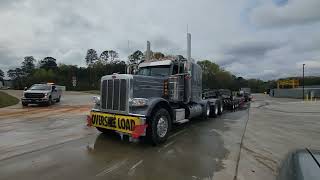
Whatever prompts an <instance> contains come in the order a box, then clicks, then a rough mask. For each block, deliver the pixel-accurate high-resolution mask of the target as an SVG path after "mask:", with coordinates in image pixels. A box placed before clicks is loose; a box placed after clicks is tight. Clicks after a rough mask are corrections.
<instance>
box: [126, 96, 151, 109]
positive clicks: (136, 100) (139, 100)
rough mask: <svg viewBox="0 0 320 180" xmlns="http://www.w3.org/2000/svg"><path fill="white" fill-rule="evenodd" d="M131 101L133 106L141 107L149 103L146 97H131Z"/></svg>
mask: <svg viewBox="0 0 320 180" xmlns="http://www.w3.org/2000/svg"><path fill="white" fill-rule="evenodd" d="M129 103H130V105H131V106H136V107H141V106H145V105H147V103H148V99H146V98H133V99H129Z"/></svg>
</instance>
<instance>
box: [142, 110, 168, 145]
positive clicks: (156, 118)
mask: <svg viewBox="0 0 320 180" xmlns="http://www.w3.org/2000/svg"><path fill="white" fill-rule="evenodd" d="M170 129H171V117H170V114H169V112H168V111H167V110H166V109H164V108H160V109H159V110H157V111H156V112H155V113H152V115H151V117H150V120H149V122H148V127H147V138H148V140H149V141H150V142H151V143H152V144H153V145H157V144H160V143H163V142H165V141H166V140H167V138H168V135H169V132H170Z"/></svg>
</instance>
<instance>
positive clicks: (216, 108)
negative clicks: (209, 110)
mask: <svg viewBox="0 0 320 180" xmlns="http://www.w3.org/2000/svg"><path fill="white" fill-rule="evenodd" d="M214 113H215V114H218V107H217V106H216V107H215V108H214Z"/></svg>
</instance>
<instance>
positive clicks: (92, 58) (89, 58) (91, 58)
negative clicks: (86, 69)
mask: <svg viewBox="0 0 320 180" xmlns="http://www.w3.org/2000/svg"><path fill="white" fill-rule="evenodd" d="M85 60H86V64H87V65H88V66H90V65H91V64H93V63H95V62H96V61H97V60H98V55H97V51H96V50H94V49H88V51H87V55H86V57H85Z"/></svg>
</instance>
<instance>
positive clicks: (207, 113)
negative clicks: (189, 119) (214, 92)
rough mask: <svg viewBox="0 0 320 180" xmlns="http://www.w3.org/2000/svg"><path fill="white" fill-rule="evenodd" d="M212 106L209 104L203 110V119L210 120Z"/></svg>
mask: <svg viewBox="0 0 320 180" xmlns="http://www.w3.org/2000/svg"><path fill="white" fill-rule="evenodd" d="M211 114H212V113H211V106H210V104H209V103H207V104H206V105H205V107H204V108H203V112H202V119H208V118H209V117H211Z"/></svg>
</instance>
